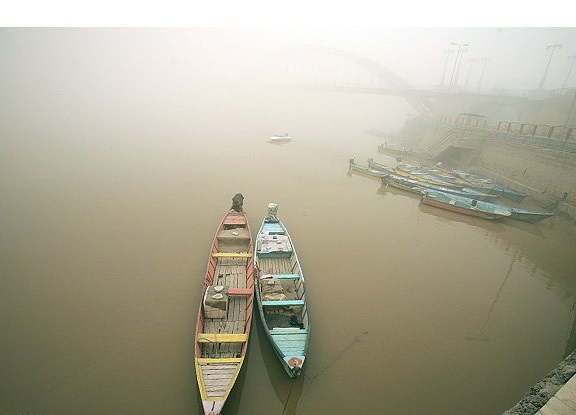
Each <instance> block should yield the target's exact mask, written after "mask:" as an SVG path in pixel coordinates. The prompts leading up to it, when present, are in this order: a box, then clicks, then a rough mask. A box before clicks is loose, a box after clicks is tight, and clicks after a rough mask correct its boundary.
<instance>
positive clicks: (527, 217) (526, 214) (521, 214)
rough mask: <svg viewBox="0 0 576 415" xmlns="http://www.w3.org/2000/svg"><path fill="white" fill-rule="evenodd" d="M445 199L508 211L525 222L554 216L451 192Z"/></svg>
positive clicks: (451, 203) (477, 208)
mask: <svg viewBox="0 0 576 415" xmlns="http://www.w3.org/2000/svg"><path fill="white" fill-rule="evenodd" d="M430 194H431V193H430V192H429V193H428V194H426V197H427V198H428V197H429V196H430ZM444 196H445V197H444V199H446V197H450V199H451V200H450V201H449V202H448V203H449V204H450V205H451V206H459V207H462V206H473V207H474V209H475V210H482V211H486V212H490V211H494V212H498V213H501V212H507V214H505V215H504V216H505V217H509V218H511V219H517V220H521V221H524V222H530V223H536V222H540V221H541V220H544V219H546V218H549V217H551V216H554V214H553V213H550V212H538V211H532V210H527V209H518V208H514V207H511V206H505V205H497V204H495V203H490V202H484V201H478V200H476V199H471V198H467V197H463V196H457V195H450V194H444ZM436 197H437V196H433V198H436ZM428 204H432V203H428ZM449 210H453V209H449Z"/></svg>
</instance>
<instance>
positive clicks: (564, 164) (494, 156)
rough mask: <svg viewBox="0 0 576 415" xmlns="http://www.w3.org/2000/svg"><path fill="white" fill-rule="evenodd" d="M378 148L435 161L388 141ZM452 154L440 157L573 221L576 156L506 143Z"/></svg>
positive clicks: (411, 158) (395, 154)
mask: <svg viewBox="0 0 576 415" xmlns="http://www.w3.org/2000/svg"><path fill="white" fill-rule="evenodd" d="M378 152H380V153H382V154H386V155H389V156H393V157H396V158H401V159H402V160H403V161H405V162H407V163H410V164H415V165H419V164H429V165H431V164H434V163H435V162H437V160H430V159H429V158H428V157H427V156H426V154H425V153H424V152H422V151H418V150H417V149H410V148H405V147H399V146H398V145H396V144H395V143H393V144H391V143H390V142H386V143H384V144H382V145H380V146H379V147H378ZM556 153H557V152H556ZM455 154H456V155H453V156H452V157H450V156H447V157H445V158H443V159H442V160H441V161H442V162H443V163H444V164H445V165H449V166H454V167H457V168H460V169H462V170H465V171H468V172H470V173H476V174H480V175H482V176H484V177H488V178H490V179H492V180H494V181H495V182H497V183H500V184H501V185H503V186H506V187H509V188H511V189H513V190H516V191H518V192H521V193H524V194H526V195H527V198H526V199H525V201H524V202H523V203H522V205H523V206H526V205H528V204H530V205H532V206H537V207H539V208H540V209H544V210H547V211H549V212H553V213H556V214H558V215H559V216H561V217H563V218H565V219H567V220H568V221H569V222H571V223H573V224H576V176H575V175H574V174H572V172H573V171H574V169H575V168H576V158H575V157H568V158H566V157H559V156H558V155H555V154H552V153H551V152H550V151H549V150H542V149H527V148H524V147H522V146H511V145H505V144H492V145H490V146H487V147H486V148H485V149H483V150H482V151H481V152H479V153H477V154H475V156H474V157H470V156H468V157H466V158H464V157H462V154H460V153H455Z"/></svg>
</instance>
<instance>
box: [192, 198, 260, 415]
mask: <svg viewBox="0 0 576 415" xmlns="http://www.w3.org/2000/svg"><path fill="white" fill-rule="evenodd" d="M243 199H244V198H243V197H242V195H241V194H237V195H236V196H234V199H233V204H232V208H231V209H230V210H229V211H228V212H227V213H226V215H224V218H223V219H222V222H221V223H220V226H218V230H217V232H216V236H215V237H214V241H213V242H212V247H211V249H210V256H209V258H208V266H207V269H206V276H205V279H204V288H203V290H202V302H201V303H200V309H199V311H198V320H197V323H196V336H195V352H194V365H195V367H196V378H197V381H198V387H199V389H200V396H201V398H202V405H203V407H204V413H205V414H206V415H218V414H219V413H220V412H221V411H222V407H223V406H224V403H225V402H226V398H227V397H228V394H229V393H230V390H231V389H232V387H233V386H234V383H235V381H236V378H237V377H238V374H239V373H240V369H241V368H242V363H243V362H244V358H245V356H246V350H247V347H248V337H249V334H250V325H251V323H252V307H253V303H254V262H253V260H252V254H253V246H252V236H251V233H250V226H249V224H248V218H247V217H246V213H245V212H244V209H243V203H242V202H243Z"/></svg>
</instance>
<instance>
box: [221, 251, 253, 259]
mask: <svg viewBox="0 0 576 415" xmlns="http://www.w3.org/2000/svg"><path fill="white" fill-rule="evenodd" d="M212 258H252V253H251V252H213V253H212Z"/></svg>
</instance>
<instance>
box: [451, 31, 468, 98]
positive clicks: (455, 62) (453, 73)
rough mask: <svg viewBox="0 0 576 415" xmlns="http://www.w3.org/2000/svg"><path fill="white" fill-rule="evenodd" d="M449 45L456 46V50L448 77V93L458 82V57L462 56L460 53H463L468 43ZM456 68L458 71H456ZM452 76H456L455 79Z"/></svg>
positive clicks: (459, 59)
mask: <svg viewBox="0 0 576 415" xmlns="http://www.w3.org/2000/svg"><path fill="white" fill-rule="evenodd" d="M451 44H452V45H454V46H457V47H458V49H457V50H456V60H455V61H454V68H453V69H452V76H451V77H450V86H449V87H448V92H450V90H451V89H452V85H455V84H457V82H458V71H459V70H460V61H461V58H460V55H461V54H462V52H464V50H465V49H466V47H467V46H468V43H454V42H451ZM456 67H458V69H456ZM454 75H456V77H454Z"/></svg>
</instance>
